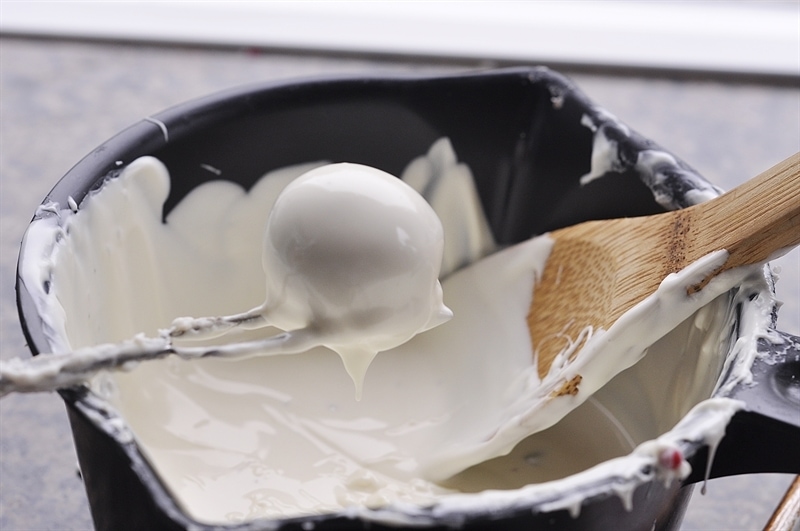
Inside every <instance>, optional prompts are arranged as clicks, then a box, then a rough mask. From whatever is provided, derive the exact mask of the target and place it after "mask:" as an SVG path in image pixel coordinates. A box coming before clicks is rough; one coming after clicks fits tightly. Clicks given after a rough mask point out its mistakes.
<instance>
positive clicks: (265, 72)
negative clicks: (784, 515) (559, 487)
mask: <svg viewBox="0 0 800 531" xmlns="http://www.w3.org/2000/svg"><path fill="white" fill-rule="evenodd" d="M477 66H478V65H476V67H477ZM467 68H468V67H467V66H464V64H460V65H455V64H453V65H447V64H443V63H439V64H435V65H432V64H430V65H425V64H420V63H402V62H386V61H378V60H366V59H364V60H361V59H348V58H341V57H339V58H334V57H322V56H319V57H317V56H308V55H304V56H294V55H281V54H266V53H257V52H254V51H244V50H239V51H236V50H228V51H224V50H202V49H197V48H178V47H170V48H161V47H155V46H133V45H120V44H109V43H84V42H66V41H47V40H26V39H14V38H0V229H1V231H0V232H1V235H0V356H2V358H3V359H7V358H10V357H14V356H27V355H28V353H27V351H26V347H25V340H24V338H23V336H22V333H21V331H20V327H19V324H18V320H17V314H16V308H15V304H14V275H15V267H16V258H17V252H18V248H19V243H20V240H21V238H22V234H23V232H24V230H25V227H26V225H27V223H28V221H29V220H30V218H31V215H32V214H33V212H34V210H35V209H36V207H37V205H38V204H39V203H40V201H41V200H42V198H43V197H44V196H45V194H46V193H47V192H48V190H49V189H50V188H51V187H52V185H53V184H54V183H55V181H56V180H57V179H58V178H59V177H60V176H61V175H63V174H64V173H65V172H66V170H68V169H69V167H70V166H71V165H72V164H74V163H75V162H77V161H78V160H79V159H80V158H82V157H83V156H84V155H85V154H86V153H88V152H89V151H91V150H92V149H93V148H95V147H96V146H97V145H99V144H100V143H102V142H103V141H104V140H105V139H107V138H108V137H110V136H112V135H113V134H115V133H116V132H118V131H119V130H121V129H123V128H124V127H126V126H128V125H130V124H132V123H134V122H136V121H138V120H139V119H141V118H142V117H145V116H148V115H150V114H153V113H156V112H158V111H160V110H162V109H164V108H165V107H168V106H171V105H173V104H176V103H179V102H182V101H185V100H187V99H191V98H194V97H198V96H202V95H205V94H208V93H210V92H214V91H217V90H220V89H224V88H228V87H232V86H236V85H240V84H244V83H249V82H257V81H265V80H271V79H285V78H292V77H306V76H318V75H325V74H333V73H336V74H339V73H347V74H365V73H369V74H374V73H381V72H410V71H425V72H455V71H461V70H466V69H467ZM473 68H474V67H473ZM565 73H567V74H569V72H565ZM571 77H572V78H573V79H574V80H575V81H576V82H577V83H578V85H579V86H581V87H582V88H583V89H584V91H585V92H587V94H588V95H589V96H590V97H591V98H592V99H594V100H595V101H596V102H598V103H600V104H602V105H603V106H604V107H606V108H607V109H608V110H610V111H611V112H613V113H614V114H616V115H617V116H618V117H619V118H621V119H622V120H624V121H625V122H627V123H628V124H629V125H631V126H632V127H633V128H635V129H637V130H638V131H639V132H641V133H642V134H644V135H646V136H649V137H650V138H653V139H655V140H656V141H658V142H659V143H661V144H662V145H664V146H665V147H668V148H669V149H671V150H672V151H673V152H675V153H677V154H679V155H680V156H681V157H682V158H684V160H686V161H687V162H688V163H689V164H691V165H693V166H694V167H695V168H696V169H697V170H698V171H699V172H700V173H702V174H703V175H705V176H706V177H707V178H709V179H710V180H711V181H713V182H714V183H716V184H718V185H720V186H722V187H723V188H726V189H729V188H732V187H734V186H736V185H737V184H739V183H741V182H743V181H744V180H746V179H748V178H750V177H752V176H754V175H756V174H757V173H758V172H760V171H761V170H764V169H766V168H767V167H769V166H771V165H772V164H774V163H776V162H778V161H780V160H782V159H784V158H785V157H787V156H789V155H790V154H792V153H794V152H795V151H798V150H800V90H798V89H795V88H786V87H784V88H779V87H768V86H759V85H755V84H732V83H721V82H713V81H687V80H683V81H672V80H667V79H652V78H651V79H642V78H621V77H611V76H600V75H586V74H582V75H572V76H571ZM774 265H779V266H780V267H781V269H782V272H781V274H780V277H781V278H780V280H779V283H778V296H779V298H781V299H782V300H783V301H784V302H785V305H784V307H783V308H782V309H781V312H780V323H779V324H780V326H779V328H781V329H782V330H784V331H787V332H790V333H793V334H798V335H800V253H798V251H794V252H793V253H792V254H791V255H789V256H788V257H787V258H784V259H782V260H781V261H779V262H776V263H775V264H774ZM76 470H77V467H76V457H75V453H74V448H73V445H72V440H71V436H70V432H69V427H68V424H67V419H66V414H65V412H64V407H63V405H62V404H61V401H60V399H59V398H58V397H57V396H56V395H42V396H10V397H7V398H5V399H3V400H2V402H0V530H3V531H12V530H14V531H17V530H35V531H44V530H80V529H90V528H91V520H90V517H89V513H88V508H87V505H86V498H85V494H84V492H83V488H82V485H81V483H80V480H79V479H78V476H77V474H76ZM791 479H792V477H791V476H787V475H751V476H743V477H738V478H725V479H719V480H714V481H711V482H710V484H709V486H708V494H707V495H706V496H701V495H700V494H699V489H698V492H696V493H695V495H694V497H693V500H692V503H691V505H690V508H689V511H688V513H687V516H686V519H685V521H684V525H683V529H684V530H690V529H697V530H699V529H703V530H712V529H720V530H722V529H725V530H756V529H761V528H763V526H764V524H765V523H766V521H767V519H768V518H769V515H770V513H771V512H772V510H773V509H774V507H775V506H776V505H777V503H778V501H779V500H780V497H781V495H782V493H783V491H784V490H785V489H786V487H787V486H788V484H789V482H790V481H791Z"/></svg>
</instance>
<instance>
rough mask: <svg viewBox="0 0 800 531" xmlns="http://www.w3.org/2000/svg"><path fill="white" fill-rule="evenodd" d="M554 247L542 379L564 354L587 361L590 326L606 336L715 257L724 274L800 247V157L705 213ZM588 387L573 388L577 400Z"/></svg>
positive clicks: (539, 319)
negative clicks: (722, 257) (671, 279)
mask: <svg viewBox="0 0 800 531" xmlns="http://www.w3.org/2000/svg"><path fill="white" fill-rule="evenodd" d="M549 236H550V238H552V239H553V240H555V242H554V245H553V249H552V251H551V254H550V256H549V258H548V259H547V263H546V265H545V269H544V272H543V273H542V276H541V279H539V281H538V282H537V283H536V285H535V287H534V292H533V304H532V306H531V309H530V313H529V314H528V325H529V327H530V333H531V340H532V343H533V348H534V350H535V352H536V355H537V360H538V372H539V376H540V378H544V377H545V375H547V373H548V371H549V370H550V367H551V365H552V363H553V359H554V358H555V357H556V356H557V355H558V354H559V353H561V352H562V351H564V349H565V348H570V351H571V354H570V356H575V355H576V354H577V353H578V352H579V351H580V344H579V343H581V339H580V338H581V337H582V335H581V333H582V331H583V330H585V329H586V327H587V326H591V327H593V328H594V329H595V330H597V329H604V330H607V329H608V328H609V327H610V326H611V325H612V324H613V323H614V322H615V321H616V320H617V319H618V318H619V317H620V316H621V315H622V314H624V313H625V312H626V311H628V310H630V309H631V308H633V306H635V305H636V304H637V303H639V302H641V301H642V300H643V299H645V298H646V297H647V296H648V295H651V294H652V293H654V292H655V291H656V289H657V288H658V286H659V284H661V282H662V280H664V278H665V277H667V275H669V274H670V273H676V272H678V271H680V270H681V269H683V268H684V267H686V266H687V265H689V264H691V263H692V262H694V261H696V260H697V259H699V258H701V257H703V256H705V255H707V254H709V253H711V252H714V251H718V250H722V249H725V250H727V251H728V253H729V256H728V259H727V261H726V262H725V263H724V265H722V267H720V268H719V269H717V270H716V271H714V272H713V273H711V274H710V275H709V276H708V277H707V278H706V279H705V280H704V281H702V282H701V283H699V284H697V285H695V286H692V287H690V288H689V290H688V291H689V292H690V293H693V292H697V291H700V290H702V289H703V287H704V286H705V285H706V284H707V283H708V282H709V281H710V280H711V278H712V277H713V276H715V275H717V274H719V273H721V272H722V271H725V270H728V269H732V268H734V267H738V266H743V265H752V264H758V263H761V262H765V261H766V260H768V259H770V258H777V257H778V256H779V255H780V254H782V253H781V251H783V252H786V251H788V250H789V249H791V248H792V247H794V246H796V245H798V244H800V153H796V154H795V155H793V156H791V157H789V158H788V159H786V160H784V161H783V162H781V163H779V164H777V165H775V166H774V167H772V168H770V169H769V170H767V171H765V172H763V173H762V174H760V175H759V176H758V177H755V178H754V179H752V180H750V181H748V182H746V183H744V184H742V185H741V186H739V187H737V188H735V189H734V190H732V191H730V192H728V193H726V194H724V195H722V196H720V197H718V198H716V199H713V200H711V201H708V202H706V203H702V204H699V205H695V206H693V207H690V208H686V209H682V210H677V211H674V212H668V213H665V214H658V215H655V216H646V217H639V218H622V219H612V220H606V221H590V222H587V223H582V224H580V225H575V226H572V227H567V228H564V229H559V230H556V231H553V232H552V233H550V234H549ZM579 383H580V382H579V381H577V382H567V384H569V385H567V386H566V388H565V389H564V392H565V393H567V394H574V393H575V392H577V384H579Z"/></svg>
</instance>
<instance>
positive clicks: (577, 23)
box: [0, 0, 800, 76]
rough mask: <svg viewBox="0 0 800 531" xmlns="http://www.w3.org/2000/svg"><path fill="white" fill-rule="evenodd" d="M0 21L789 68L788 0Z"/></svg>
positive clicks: (32, 9)
mask: <svg viewBox="0 0 800 531" xmlns="http://www.w3.org/2000/svg"><path fill="white" fill-rule="evenodd" d="M0 32H5V33H15V34H20V33H21V34H36V35H53V36H73V37H94V38H112V39H113V38H122V39H134V40H145V41H148V40H149V41H161V42H175V43H193V44H222V45H242V46H267V47H282V48H297V49H308V50H329V51H343V52H379V53H391V54H401V55H416V56H423V57H426V56H430V57H446V58H453V57H456V58H467V59H489V60H506V61H538V62H543V63H559V64H583V65H613V66H625V67H655V68H669V69H685V70H701V71H711V72H735V73H749V74H767V75H782V76H787V75H788V76H800V1H799V0H782V1H769V0H765V1H760V2H751V1H701V2H689V1H680V0H672V1H652V0H650V1H646V0H639V1H636V0H628V1H611V0H583V1H578V0H561V1H550V0H538V1H526V0H517V1H510V0H495V1H472V2H465V1H425V2H422V1H405V2H399V1H360V2H359V1H294V2H288V1H266V0H263V1H235V0H233V1H157V0H151V1H139V2H131V1H125V0H104V1H49V0H0Z"/></svg>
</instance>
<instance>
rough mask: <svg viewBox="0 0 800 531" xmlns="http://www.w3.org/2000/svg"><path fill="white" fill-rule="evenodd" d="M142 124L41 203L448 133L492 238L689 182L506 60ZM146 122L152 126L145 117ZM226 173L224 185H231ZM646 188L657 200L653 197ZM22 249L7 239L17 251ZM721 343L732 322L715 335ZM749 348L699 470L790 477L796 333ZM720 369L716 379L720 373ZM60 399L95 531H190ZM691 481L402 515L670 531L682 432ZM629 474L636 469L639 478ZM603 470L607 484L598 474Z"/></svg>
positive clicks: (646, 203) (395, 162)
mask: <svg viewBox="0 0 800 531" xmlns="http://www.w3.org/2000/svg"><path fill="white" fill-rule="evenodd" d="M586 117H589V118H590V119H591V122H592V123H593V124H594V126H595V127H598V126H606V134H607V136H609V138H613V139H614V140H615V141H616V143H617V146H618V155H619V156H618V159H619V160H618V164H616V165H615V166H614V167H613V168H612V169H610V170H609V171H608V172H607V174H606V175H605V176H604V177H603V178H602V179H597V180H596V181H595V182H593V183H591V185H586V186H582V185H581V184H580V183H579V180H580V177H581V176H582V175H584V174H586V173H588V172H589V170H590V166H591V156H592V147H593V132H592V130H591V129H590V128H589V127H587V126H586V121H585V120H586ZM153 118H154V119H148V120H143V121H141V122H139V123H136V124H134V125H133V126H131V127H130V128H128V129H126V130H124V131H123V132H121V133H120V134H118V135H117V136H115V137H113V138H111V139H110V140H108V141H107V142H106V143H104V144H103V145H102V146H100V147H98V148H97V149H96V150H95V151H93V152H92V153H90V154H89V155H88V156H86V157H85V158H84V159H83V160H82V161H80V162H79V163H78V164H77V165H76V166H75V167H74V168H72V170H70V171H69V173H67V174H66V175H65V176H64V177H63V179H61V180H60V181H59V182H58V184H57V185H56V186H55V187H54V188H53V190H52V191H51V192H50V194H49V195H48V196H47V198H46V201H55V202H58V203H59V204H61V205H66V204H67V199H68V197H70V196H71V197H73V198H74V199H75V200H76V201H78V202H80V200H81V199H82V198H83V197H84V196H85V195H86V194H87V193H88V192H89V191H91V190H92V189H93V188H96V187H97V186H99V185H100V184H101V183H102V182H103V180H104V179H106V178H107V177H108V176H109V175H110V176H113V175H115V174H116V173H117V172H119V171H120V167H122V166H124V164H126V163H128V162H130V161H132V160H134V159H135V158H137V157H139V156H142V155H153V156H155V157H158V158H159V159H161V160H162V161H163V162H164V163H165V164H166V165H167V167H168V168H169V171H170V174H171V176H172V189H171V192H170V194H171V195H170V197H169V199H168V201H167V204H166V206H165V209H166V210H167V211H168V210H169V209H170V208H172V207H173V206H174V205H175V204H176V203H177V202H179V201H180V200H181V198H182V197H184V196H185V195H186V194H187V193H188V192H189V191H190V190H192V189H193V188H194V187H196V186H198V185H199V184H202V182H204V181H206V180H210V179H211V178H219V177H217V176H215V175H212V174H210V173H209V172H198V171H196V168H197V167H198V165H199V164H200V163H204V164H210V165H212V166H214V167H216V168H225V171H224V173H223V178H232V179H235V180H236V181H237V182H239V183H240V184H242V185H244V186H245V187H249V186H251V185H252V184H253V183H254V182H255V181H256V180H257V179H258V178H259V177H260V176H262V175H263V174H264V173H265V172H266V171H268V170H271V169H275V168H279V167H283V166H287V165H291V164H295V163H301V162H307V161H313V160H323V159H327V160H332V161H350V162H358V163H362V164H368V165H371V166H375V167H378V168H381V169H383V170H386V171H388V172H390V173H393V174H396V175H397V174H399V173H400V172H401V171H402V170H403V167H404V165H405V164H406V163H407V162H408V161H409V160H411V159H412V158H414V157H416V156H418V155H420V154H422V153H424V152H426V150H427V149H428V147H429V146H430V145H431V144H432V143H433V142H434V141H435V140H437V139H438V138H441V137H449V138H450V140H451V142H452V144H453V146H454V148H455V151H456V152H457V153H458V155H459V158H460V159H461V160H462V161H463V162H465V163H466V164H468V165H469V167H470V168H471V170H472V172H473V175H474V177H475V180H476V184H477V188H478V191H479V194H480V197H481V200H482V204H483V206H484V209H485V211H486V213H487V216H488V219H489V222H490V224H491V227H492V230H493V233H494V236H495V238H496V240H497V241H498V242H500V243H502V244H511V243H515V242H519V241H522V240H525V239H527V238H529V237H531V236H533V235H536V234H540V233H543V232H546V231H548V230H551V229H555V228H558V227H561V226H566V225H570V224H574V223H578V222H581V221H585V220H590V219H603V218H611V217H621V216H636V215H645V214H653V213H659V212H663V211H664V210H665V209H672V208H682V207H685V206H688V205H689V204H691V193H690V192H691V191H692V190H694V189H696V188H697V187H698V186H703V187H707V186H708V183H706V182H705V181H704V180H703V179H702V177H700V176H699V175H697V174H696V172H695V171H694V170H692V169H691V168H690V167H689V166H688V165H686V164H685V163H683V162H681V161H680V160H679V159H678V158H675V161H674V163H668V164H664V165H662V166H661V167H660V168H659V169H658V171H659V173H660V178H659V179H657V180H653V179H652V178H650V177H652V176H647V175H643V174H642V172H641V171H640V170H638V169H637V165H636V161H637V157H638V155H639V154H640V153H641V152H642V151H644V150H652V149H659V150H662V148H660V147H659V146H657V145H656V144H654V143H653V142H652V141H650V140H648V139H646V138H644V137H642V136H640V135H638V134H637V133H635V132H633V131H630V130H623V128H620V124H619V122H617V121H616V120H615V119H613V117H610V115H608V114H606V113H604V112H602V111H601V110H600V109H599V108H597V107H596V106H595V105H594V104H593V103H592V102H590V101H589V100H588V99H587V98H586V97H585V96H584V95H583V94H582V93H581V92H580V91H579V90H578V89H576V87H574V86H573V85H572V83H571V82H570V81H569V80H567V79H566V78H564V77H562V76H560V75H558V74H556V73H553V72H551V71H549V70H547V69H544V68H524V69H507V70H500V71H489V72H480V73H474V74H469V75H458V76H445V77H389V78H383V77H382V78H340V79H330V78H327V79H317V80H308V81H303V82H289V83H269V84H264V85H256V86H249V87H245V88H242V89H238V90H233V91H229V92H226V93H222V94H217V95H213V96H211V97H208V98H205V99H201V100H198V101H193V102H190V103H187V104H184V105H180V106H178V107H175V108H172V109H169V110H167V111H165V112H162V113H160V114H157V115H155V116H154V117H153ZM162 126H163V127H162ZM231 176H232V177H231ZM656 198H658V201H657V200H656ZM24 253H25V248H24V246H23V249H22V255H23V256H24ZM17 295H18V307H19V315H20V320H21V322H22V326H23V329H24V331H25V335H26V337H27V339H28V344H29V345H30V348H31V351H32V353H33V354H34V355H37V354H38V353H40V352H47V351H48V350H49V348H48V344H47V341H46V339H45V335H44V333H43V326H44V325H43V323H42V320H41V318H40V316H39V315H38V314H37V312H36V309H35V307H34V304H33V300H32V298H31V295H30V293H29V291H28V289H27V288H26V286H25V285H24V283H23V282H21V281H20V280H19V277H18V281H17ZM732 333H733V334H734V335H735V333H736V331H735V330H734V331H733V332H732ZM782 337H783V342H782V343H780V342H778V343H776V344H770V343H767V342H763V343H762V345H761V347H760V348H761V349H762V351H763V354H764V355H763V356H762V357H761V358H759V360H760V361H757V362H756V363H755V364H754V365H753V367H752V368H751V370H752V373H753V375H754V379H755V385H747V386H738V387H736V388H735V389H734V390H733V391H732V392H731V393H730V395H729V396H732V397H734V398H739V399H742V400H744V401H745V402H746V403H747V408H745V409H744V410H742V411H739V412H738V413H736V415H735V416H734V417H733V418H732V420H731V421H730V423H729V424H728V425H727V431H726V435H725V437H724V438H723V439H722V442H721V444H720V445H719V447H718V449H717V452H716V455H715V456H714V459H713V464H712V466H711V468H710V477H712V478H713V477H719V476H725V475H732V474H740V473H754V472H792V473H799V472H800V452H798V451H797V448H800V415H799V414H798V411H799V410H800V338H796V337H791V336H787V335H785V334H783V335H782ZM722 377H723V379H724V377H725V375H724V374H723V375H722ZM60 393H61V396H62V398H63V399H64V401H65V402H66V405H67V409H68V412H69V418H70V422H71V426H72V430H73V433H74V438H75V444H76V447H77V452H78V456H79V460H80V466H81V469H82V472H83V477H84V481H85V485H86V489H87V492H88V497H89V501H90V505H91V511H92V516H93V519H94V522H95V526H96V527H97V528H98V529H108V530H123V529H137V530H139V529H198V530H210V529H212V527H211V526H206V525H203V524H199V523H196V522H193V521H192V520H191V518H190V517H189V516H187V515H186V513H185V512H184V511H183V510H182V509H181V508H180V507H179V505H178V504H177V503H176V502H175V501H174V499H173V498H172V497H171V496H170V494H169V492H168V491H167V489H166V488H165V487H164V486H163V484H162V483H161V481H160V480H159V477H158V475H157V474H156V472H155V471H154V470H153V468H152V467H151V466H150V465H149V464H148V462H147V461H146V459H145V458H144V457H143V455H142V453H141V452H140V450H139V448H138V447H137V445H136V443H135V441H131V440H128V439H125V438H123V437H121V436H120V434H119V433H117V432H115V430H114V429H113V428H111V427H109V426H113V424H109V423H105V422H100V421H98V419H102V418H108V417H113V416H114V415H115V413H114V412H113V411H110V410H108V409H106V408H105V407H104V403H103V401H102V400H101V399H99V397H97V396H94V395H93V394H92V393H91V392H90V391H88V389H87V388H85V387H77V388H72V389H67V390H63V391H61V392H60ZM682 450H683V452H684V454H685V455H686V456H688V460H689V462H690V463H691V465H692V468H693V472H692V474H691V475H690V476H689V477H688V478H687V479H686V480H685V481H684V482H683V483H679V482H673V483H671V484H665V483H663V482H662V481H660V480H656V479H655V478H654V477H653V478H651V479H650V480H648V481H644V482H643V483H642V484H641V485H640V486H639V487H638V488H637V489H636V490H635V492H634V494H633V500H632V509H630V510H628V509H626V508H625V507H624V506H623V504H622V503H621V502H620V499H619V497H617V496H614V495H613V494H612V493H611V489H610V488H609V489H607V490H606V491H603V489H600V491H598V492H600V493H599V494H596V495H592V496H589V497H588V498H587V499H586V500H585V501H584V503H583V505H582V507H581V510H580V513H579V514H578V516H576V517H575V516H573V515H571V514H570V513H569V511H567V510H566V509H562V510H556V511H547V510H544V509H542V508H541V507H539V506H537V505H533V506H519V505H517V504H511V505H508V506H498V507H497V508H495V509H493V510H491V511H483V512H481V511H477V512H470V513H469V514H465V515H464V517H463V518H455V519H454V518H453V516H452V515H449V516H447V517H446V518H445V517H440V516H437V512H436V510H435V507H434V508H422V509H420V510H419V511H418V514H417V517H416V518H415V519H414V520H413V522H412V524H413V525H414V526H415V527H416V526H419V527H424V528H433V529H448V528H451V527H459V528H463V529H558V530H568V529H598V530H606V529H647V530H649V529H670V528H674V527H677V525H678V524H679V523H680V520H681V518H682V515H683V511H684V509H685V506H686V503H687V502H688V498H689V496H690V493H691V488H689V487H688V485H690V484H691V483H694V482H697V481H699V480H702V479H703V478H704V476H705V471H706V463H707V461H708V454H709V451H708V447H707V446H706V445H705V444H703V443H702V441H692V440H687V441H684V442H683V448H682ZM642 472H643V474H644V475H645V476H647V473H648V471H646V470H645V471H642ZM613 481H614V478H612V477H609V478H608V484H609V485H611V483H613ZM385 527H386V528H390V527H391V526H389V525H387V524H382V523H379V522H368V521H364V520H361V519H358V518H355V519H354V518H351V517H350V516H348V515H347V514H345V513H342V514H330V515H321V516H314V517H309V518H297V519H289V520H283V521H257V522H253V523H249V524H239V525H231V526H229V527H225V529H242V530H243V529H262V528H268V529H272V528H280V529H286V530H289V529H298V530H307V529H367V528H368V529H384V528H385Z"/></svg>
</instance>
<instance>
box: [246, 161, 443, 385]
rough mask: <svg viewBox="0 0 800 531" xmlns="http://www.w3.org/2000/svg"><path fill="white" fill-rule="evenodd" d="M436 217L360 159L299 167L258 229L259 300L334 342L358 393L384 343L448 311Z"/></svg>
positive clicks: (279, 322) (281, 324) (273, 316)
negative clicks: (263, 286)
mask: <svg viewBox="0 0 800 531" xmlns="http://www.w3.org/2000/svg"><path fill="white" fill-rule="evenodd" d="M443 247H444V242H443V230H442V224H441V222H440V221H439V218H438V217H437V216H436V213H435V212H434V211H433V209H432V208H431V206H430V205H429V204H428V203H427V202H426V201H425V200H424V199H423V198H422V196H420V195H419V194H418V193H417V192H416V191H415V190H414V189H413V188H411V187H410V186H408V185H407V184H405V183H404V182H403V181H401V180H400V179H398V178H396V177H394V176H392V175H389V174H388V173H385V172H383V171H380V170H377V169H375V168H370V167H367V166H363V165H360V164H348V163H340V164H331V165H327V166H322V167H320V168H316V169H314V170H311V171H309V172H308V173H305V174H303V175H302V176H300V177H298V178H297V179H296V180H294V181H292V183H290V184H289V185H288V186H287V187H286V188H285V189H284V190H283V191H282V192H281V194H280V196H278V199H277V200H276V202H275V205H274V206H273V208H272V210H271V212H270V215H269V218H268V219H267V226H266V230H265V234H264V246H263V254H262V263H263V267H264V272H265V276H266V280H267V290H266V292H267V293H266V302H265V303H264V306H263V308H262V310H261V313H262V315H263V316H264V319H265V320H266V322H267V323H268V324H271V325H272V326H275V327H277V328H280V329H281V330H297V329H307V330H308V332H309V334H310V335H311V336H313V341H314V342H317V343H318V344H321V345H324V346H326V347H328V348H330V349H331V350H334V351H336V352H337V353H338V354H339V355H340V356H341V357H342V360H343V361H344V364H345V367H346V368H347V371H348V373H349V374H350V376H351V377H352V378H353V381H354V382H355V384H356V388H357V394H360V391H361V387H362V382H363V378H364V374H365V372H366V369H367V366H368V365H369V363H370V361H371V360H372V358H373V357H374V356H375V355H376V354H377V353H378V352H381V351H384V350H389V349H391V348H394V347H397V346H399V345H402V344H403V343H405V342H406V341H408V340H409V339H411V338H412V337H414V336H415V335H416V334H418V333H420V332H423V331H425V330H428V329H430V328H433V327H434V326H437V325H439V324H441V323H443V322H445V321H447V320H448V319H450V317H452V315H453V314H452V312H451V311H450V310H449V309H448V308H447V307H446V306H445V305H444V303H443V302H442V286H441V284H439V270H440V268H441V263H442V249H443Z"/></svg>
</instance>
